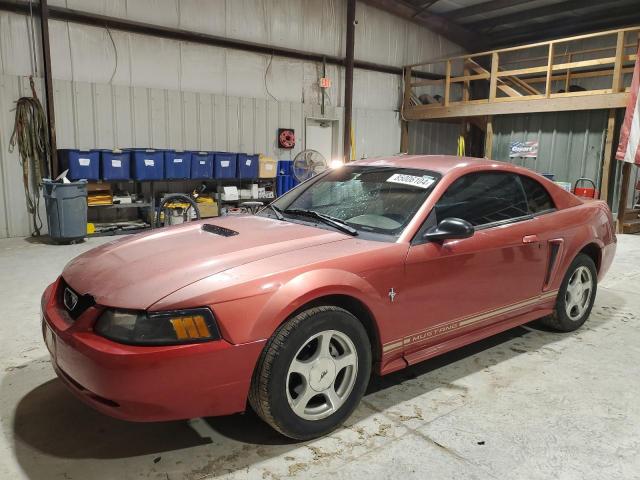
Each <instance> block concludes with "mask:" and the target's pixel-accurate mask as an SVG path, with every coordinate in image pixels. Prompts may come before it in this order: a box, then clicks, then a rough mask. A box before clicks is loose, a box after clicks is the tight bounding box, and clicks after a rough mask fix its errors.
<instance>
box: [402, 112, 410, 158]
mask: <svg viewBox="0 0 640 480" xmlns="http://www.w3.org/2000/svg"><path fill="white" fill-rule="evenodd" d="M400 153H409V122H407V121H405V120H402V122H401V123H400Z"/></svg>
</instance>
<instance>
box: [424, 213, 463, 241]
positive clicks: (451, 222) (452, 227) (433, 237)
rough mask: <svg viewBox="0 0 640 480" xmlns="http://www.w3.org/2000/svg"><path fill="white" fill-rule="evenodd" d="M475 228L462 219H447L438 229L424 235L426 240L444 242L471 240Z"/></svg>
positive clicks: (435, 228)
mask: <svg viewBox="0 0 640 480" xmlns="http://www.w3.org/2000/svg"><path fill="white" fill-rule="evenodd" d="M473 232H474V228H473V225H471V224H470V223H469V222H467V221H466V220H462V219H461V218H453V217H451V218H445V219H444V220H442V221H441V222H440V223H439V224H438V226H437V227H434V228H432V229H431V230H428V231H427V232H425V234H424V237H423V238H424V239H425V240H430V241H436V242H442V241H444V240H448V239H452V238H469V237H471V236H472V235H473Z"/></svg>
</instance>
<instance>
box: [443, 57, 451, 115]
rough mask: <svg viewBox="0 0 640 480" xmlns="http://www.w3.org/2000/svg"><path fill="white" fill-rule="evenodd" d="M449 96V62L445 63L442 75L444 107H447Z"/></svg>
mask: <svg viewBox="0 0 640 480" xmlns="http://www.w3.org/2000/svg"><path fill="white" fill-rule="evenodd" d="M449 95H451V60H448V61H447V63H446V70H445V74H444V106H445V107H446V106H447V105H449Z"/></svg>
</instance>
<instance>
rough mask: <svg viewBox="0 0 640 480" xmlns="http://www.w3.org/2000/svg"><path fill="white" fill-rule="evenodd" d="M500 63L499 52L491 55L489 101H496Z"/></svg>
mask: <svg viewBox="0 0 640 480" xmlns="http://www.w3.org/2000/svg"><path fill="white" fill-rule="evenodd" d="M499 62H500V57H499V56H498V52H493V53H492V54H491V78H490V80H489V101H492V100H495V98H496V87H497V86H498V68H499V65H498V63H499Z"/></svg>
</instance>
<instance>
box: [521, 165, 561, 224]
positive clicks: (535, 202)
mask: <svg viewBox="0 0 640 480" xmlns="http://www.w3.org/2000/svg"><path fill="white" fill-rule="evenodd" d="M520 181H521V182H522V187H523V188H524V193H525V195H526V196H527V206H528V207H529V212H531V213H532V214H533V215H536V214H540V213H544V212H549V211H552V210H555V208H556V206H555V204H554V203H553V200H552V199H551V196H550V195H549V192H548V191H547V189H546V188H544V187H543V186H542V185H541V184H540V182H538V181H536V180H534V179H533V178H530V177H526V176H524V175H520Z"/></svg>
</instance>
